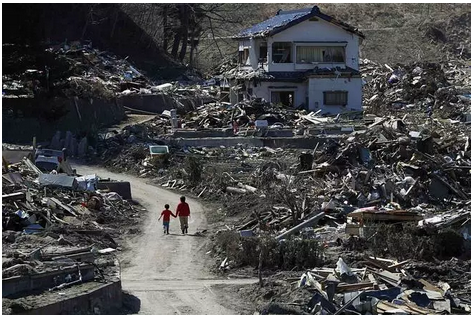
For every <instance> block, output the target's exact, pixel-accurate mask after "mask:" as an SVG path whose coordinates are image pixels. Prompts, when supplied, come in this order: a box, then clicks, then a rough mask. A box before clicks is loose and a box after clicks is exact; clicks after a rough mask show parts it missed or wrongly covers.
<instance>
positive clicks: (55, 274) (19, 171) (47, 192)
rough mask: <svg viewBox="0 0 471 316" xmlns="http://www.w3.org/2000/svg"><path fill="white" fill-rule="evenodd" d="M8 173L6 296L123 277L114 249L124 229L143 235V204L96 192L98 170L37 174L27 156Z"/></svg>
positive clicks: (4, 216)
mask: <svg viewBox="0 0 471 316" xmlns="http://www.w3.org/2000/svg"><path fill="white" fill-rule="evenodd" d="M4 171H6V173H3V178H2V184H3V185H2V187H3V192H2V197H3V199H2V236H3V238H2V250H3V251H2V258H3V259H2V262H3V268H2V275H3V282H2V283H3V291H2V293H3V297H4V298H9V300H8V302H10V303H11V304H14V302H15V300H16V299H18V298H21V297H25V296H28V295H31V294H33V293H36V294H37V293H40V292H44V291H58V290H62V289H64V288H66V287H72V286H74V285H77V284H82V283H85V282H89V281H103V280H104V281H107V280H111V279H116V278H118V279H119V275H120V273H119V269H120V267H119V263H118V262H117V259H116V258H115V256H114V255H110V254H111V253H112V252H114V251H116V250H117V249H120V248H119V247H120V243H121V238H122V236H123V235H124V234H125V233H127V234H135V233H137V232H139V228H138V227H137V225H138V224H139V223H140V217H141V214H142V212H144V211H145V210H144V209H143V208H142V207H141V206H139V205H137V204H136V203H135V202H133V201H131V200H125V199H123V198H122V197H121V196H119V195H118V194H117V193H115V192H111V191H109V190H98V189H96V185H97V184H98V183H100V181H99V179H98V178H97V176H96V175H86V176H77V177H74V176H68V175H66V174H53V173H51V174H46V173H38V172H37V170H36V169H35V168H34V164H33V163H32V162H31V161H29V159H28V158H25V159H24V160H23V161H21V162H18V163H14V164H9V165H8V167H7V170H4ZM29 279H34V280H39V281H38V282H29V281H28V280H29ZM27 281H28V282H27ZM19 283H21V286H19V285H18V284H19ZM10 303H9V304H10ZM4 308H7V307H5V306H4Z"/></svg>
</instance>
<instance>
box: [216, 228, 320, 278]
mask: <svg viewBox="0 0 471 316" xmlns="http://www.w3.org/2000/svg"><path fill="white" fill-rule="evenodd" d="M216 238H217V241H216V244H217V246H219V248H220V249H221V250H222V252H224V253H225V256H227V257H228V258H229V260H231V261H233V262H234V263H235V264H236V265H237V266H239V267H242V266H252V267H254V268H255V267H258V260H259V254H260V247H263V250H264V259H263V267H264V268H268V269H285V270H290V269H293V268H296V269H305V268H312V267H315V266H319V265H320V264H321V263H322V257H323V251H322V247H321V245H320V244H319V242H318V241H317V240H314V239H287V240H284V241H282V242H278V241H277V240H275V238H273V237H240V235H239V234H238V233H236V232H228V231H226V232H221V233H219V235H218V236H217V237H216Z"/></svg>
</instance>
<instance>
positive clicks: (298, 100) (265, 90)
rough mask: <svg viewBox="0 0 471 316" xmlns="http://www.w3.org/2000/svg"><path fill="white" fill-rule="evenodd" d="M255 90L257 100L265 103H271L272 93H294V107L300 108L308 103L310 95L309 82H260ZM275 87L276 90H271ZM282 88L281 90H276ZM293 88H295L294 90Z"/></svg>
mask: <svg viewBox="0 0 471 316" xmlns="http://www.w3.org/2000/svg"><path fill="white" fill-rule="evenodd" d="M251 87H252V88H253V95H254V97H255V98H263V99H265V101H268V102H271V92H272V91H294V107H298V106H299V105H301V104H302V103H304V104H305V103H306V97H307V93H308V89H307V82H305V83H291V82H259V83H257V86H256V87H254V86H253V84H252V83H251ZM269 87H274V88H269ZM275 87H280V88H275ZM283 87H289V88H283ZM291 87H295V88H294V89H293V88H291Z"/></svg>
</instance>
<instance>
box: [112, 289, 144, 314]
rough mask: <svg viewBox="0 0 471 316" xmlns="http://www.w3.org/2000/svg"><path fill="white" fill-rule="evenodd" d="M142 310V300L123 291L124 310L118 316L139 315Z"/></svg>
mask: <svg viewBox="0 0 471 316" xmlns="http://www.w3.org/2000/svg"><path fill="white" fill-rule="evenodd" d="M140 310H141V300H140V299H139V298H138V297H137V296H134V295H132V294H130V293H128V292H126V291H123V308H122V309H121V310H120V311H119V312H118V313H117V315H130V314H137V313H139V311H140Z"/></svg>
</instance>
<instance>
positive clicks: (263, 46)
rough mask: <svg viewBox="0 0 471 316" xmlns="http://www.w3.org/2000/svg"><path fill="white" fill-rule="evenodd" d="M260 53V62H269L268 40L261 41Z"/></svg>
mask: <svg viewBox="0 0 471 316" xmlns="http://www.w3.org/2000/svg"><path fill="white" fill-rule="evenodd" d="M259 53H260V54H259V62H261V63H266V62H267V56H268V48H267V42H261V43H260V51H259Z"/></svg>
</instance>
